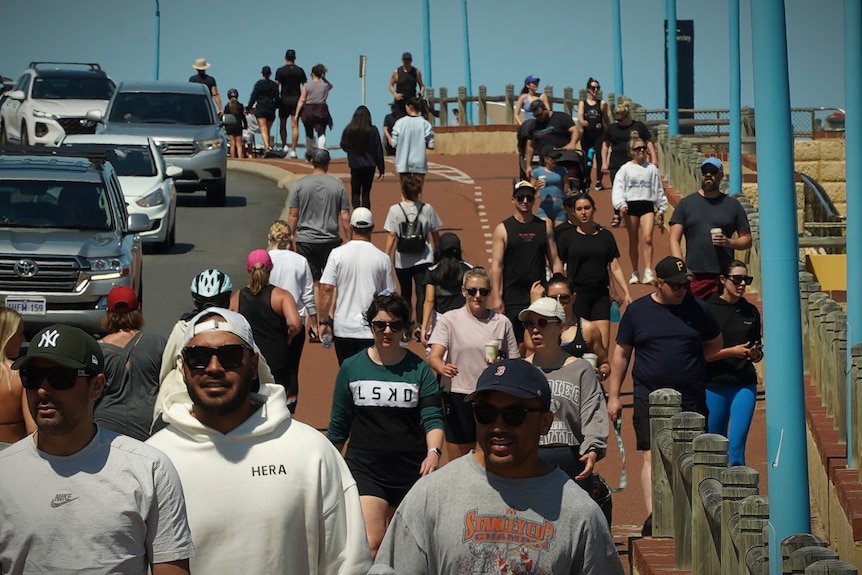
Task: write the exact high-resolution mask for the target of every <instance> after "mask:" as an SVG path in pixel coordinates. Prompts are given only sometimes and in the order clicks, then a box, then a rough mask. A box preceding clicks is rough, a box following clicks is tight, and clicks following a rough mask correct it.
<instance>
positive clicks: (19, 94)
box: [8, 90, 24, 102]
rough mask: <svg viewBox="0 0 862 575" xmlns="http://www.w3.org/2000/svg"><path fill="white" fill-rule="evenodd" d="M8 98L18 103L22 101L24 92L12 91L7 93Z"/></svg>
mask: <svg viewBox="0 0 862 575" xmlns="http://www.w3.org/2000/svg"><path fill="white" fill-rule="evenodd" d="M8 97H9V98H11V99H13V100H18V101H19V102H23V101H24V91H23V90H12V91H11V92H9V94H8Z"/></svg>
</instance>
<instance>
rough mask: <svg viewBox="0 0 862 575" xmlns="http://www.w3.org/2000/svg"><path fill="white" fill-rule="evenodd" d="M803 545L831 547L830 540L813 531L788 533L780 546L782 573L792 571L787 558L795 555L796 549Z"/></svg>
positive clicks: (783, 574) (786, 574) (785, 573)
mask: <svg viewBox="0 0 862 575" xmlns="http://www.w3.org/2000/svg"><path fill="white" fill-rule="evenodd" d="M803 547H829V542H828V541H826V540H825V539H822V538H820V537H818V536H817V535H812V534H811V533H797V534H796V535H788V536H787V537H785V538H784V539H782V540H781V545H780V547H779V552H780V553H781V573H782V575H788V574H789V573H790V565H789V564H788V563H787V559H788V558H790V556H791V555H793V552H794V551H796V550H797V549H802V548H803Z"/></svg>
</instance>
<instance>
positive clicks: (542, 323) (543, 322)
mask: <svg viewBox="0 0 862 575" xmlns="http://www.w3.org/2000/svg"><path fill="white" fill-rule="evenodd" d="M521 323H522V324H523V325H524V327H525V328H527V329H533V328H534V327H538V328H539V329H545V328H546V327H548V324H549V323H560V320H558V319H548V318H546V317H540V318H539V319H538V320H536V321H533V320H531V319H525V320H524V321H522V322H521Z"/></svg>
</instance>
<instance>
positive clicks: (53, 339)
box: [37, 329, 60, 347]
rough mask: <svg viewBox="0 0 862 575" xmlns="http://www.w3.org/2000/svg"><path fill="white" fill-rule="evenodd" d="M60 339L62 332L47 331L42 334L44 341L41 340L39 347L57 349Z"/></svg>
mask: <svg viewBox="0 0 862 575" xmlns="http://www.w3.org/2000/svg"><path fill="white" fill-rule="evenodd" d="M58 337H60V332H59V331H57V330H56V329H52V330H51V331H46V332H45V333H43V334H42V339H40V340H39V345H38V346H37V347H57V338H58Z"/></svg>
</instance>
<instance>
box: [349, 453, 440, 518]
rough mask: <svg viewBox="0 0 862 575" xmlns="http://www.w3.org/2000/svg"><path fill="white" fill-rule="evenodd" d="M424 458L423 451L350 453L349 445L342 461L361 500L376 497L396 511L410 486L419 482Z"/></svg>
mask: <svg viewBox="0 0 862 575" xmlns="http://www.w3.org/2000/svg"><path fill="white" fill-rule="evenodd" d="M425 457H426V454H425V452H424V450H423V451H422V452H419V453H415V454H406V453H399V452H391V451H368V450H365V449H351V448H350V446H349V445H348V447H347V453H345V455H344V461H345V462H347V467H349V468H350V473H351V474H352V475H353V479H354V480H356V487H357V489H358V490H359V495H360V496H362V495H370V496H372V497H379V498H380V499H383V500H384V501H386V502H387V503H389V505H391V506H392V507H398V504H399V503H401V500H402V499H404V496H405V495H407V492H408V491H410V488H411V487H413V484H414V483H416V482H417V481H418V480H419V477H420V472H419V469H420V467H421V466H422V461H424V460H425Z"/></svg>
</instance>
